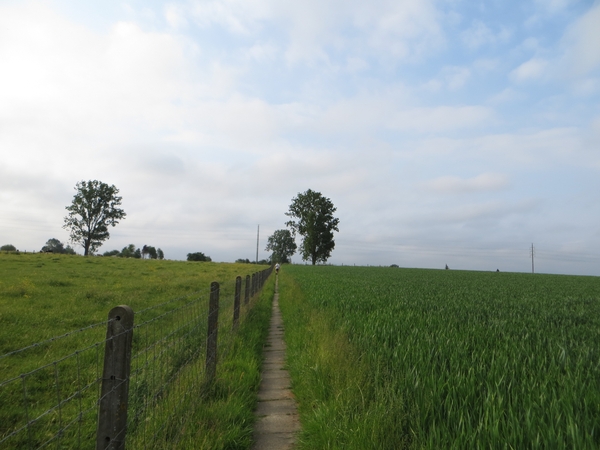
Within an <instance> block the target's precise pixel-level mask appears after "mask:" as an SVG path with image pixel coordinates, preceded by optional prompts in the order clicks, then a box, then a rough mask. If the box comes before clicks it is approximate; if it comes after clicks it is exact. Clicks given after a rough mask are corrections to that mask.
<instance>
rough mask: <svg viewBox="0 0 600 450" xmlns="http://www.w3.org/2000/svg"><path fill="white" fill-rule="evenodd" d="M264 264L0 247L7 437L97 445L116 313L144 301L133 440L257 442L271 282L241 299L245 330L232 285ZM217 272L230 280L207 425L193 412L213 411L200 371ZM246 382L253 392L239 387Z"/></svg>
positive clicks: (133, 391)
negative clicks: (255, 411)
mask: <svg viewBox="0 0 600 450" xmlns="http://www.w3.org/2000/svg"><path fill="white" fill-rule="evenodd" d="M262 269H265V266H258V267H257V266H251V265H248V264H217V263H204V262H203V263H193V262H177V261H157V260H140V259H122V258H102V257H88V258H84V257H80V256H70V255H52V254H17V253H0V448H47V447H51V448H90V447H91V446H93V445H95V427H96V418H97V404H96V402H97V399H98V392H97V391H98V388H99V387H98V386H99V385H98V383H97V380H98V379H99V377H100V376H101V373H102V361H103V348H104V345H103V340H104V338H105V335H106V323H107V316H108V312H109V311H110V310H111V309H112V308H113V307H115V306H117V305H122V304H126V305H129V306H130V307H131V308H132V309H133V311H134V312H135V327H136V328H135V330H134V333H133V350H132V354H133V356H132V362H131V366H132V370H131V374H132V375H131V380H130V391H129V406H130V408H131V410H132V413H130V414H129V417H128V420H129V425H128V426H129V431H130V435H129V436H128V442H129V443H130V444H131V445H132V448H136V447H140V448H141V447H144V448H174V447H175V443H176V442H179V443H180V444H177V445H179V447H178V448H226V447H227V446H228V445H231V442H230V441H234V442H237V443H239V442H246V443H249V442H250V438H251V431H252V430H251V419H252V415H251V412H252V407H253V404H254V401H255V399H254V396H253V389H254V388H255V387H257V386H258V381H259V373H260V372H259V370H260V358H261V349H262V342H263V341H264V338H265V337H266V333H267V327H268V315H269V311H270V309H269V307H268V305H267V304H266V303H268V302H269V301H270V299H268V297H269V295H271V296H272V288H271V290H270V292H271V293H269V292H268V290H267V292H265V296H266V297H265V299H266V300H264V299H262V296H261V302H262V303H265V302H266V303H265V304H259V303H256V301H258V300H256V301H255V303H253V304H250V305H247V306H245V307H243V308H242V311H241V313H242V326H241V327H240V329H239V330H237V333H233V332H232V317H233V314H232V312H233V291H234V289H235V278H236V276H238V275H239V276H242V277H245V276H246V275H249V274H251V273H253V272H255V271H258V270H262ZM212 281H218V282H219V283H220V284H221V302H220V313H219V327H220V332H219V336H218V338H219V349H220V350H219V352H220V353H219V361H220V364H221V366H220V367H221V369H219V370H220V372H219V380H218V381H217V383H216V384H215V385H214V386H213V387H212V388H211V389H212V391H210V392H209V391H206V392H204V394H202V395H204V396H205V397H206V398H205V400H206V402H205V403H206V404H211V405H212V408H213V413H214V414H213V413H211V414H212V416H211V417H212V419H211V420H212V422H211V423H210V424H209V426H208V428H209V431H208V430H207V429H206V426H205V425H196V426H193V427H190V426H189V425H188V426H187V428H186V426H185V424H186V423H188V422H189V421H190V420H192V421H193V420H194V417H195V416H197V415H203V414H204V415H206V414H208V412H207V411H206V410H202V408H199V409H198V407H197V405H198V404H200V403H201V402H198V399H199V398H200V396H201V393H200V391H198V388H199V386H200V385H201V384H198V382H197V380H201V379H202V376H203V370H204V359H203V353H202V352H203V351H204V347H205V340H206V322H207V320H206V318H207V315H208V297H209V296H208V294H209V290H210V283H211V282H212ZM255 305H259V306H260V307H256V306H255ZM251 306H252V309H250V307H251ZM254 310H256V311H254ZM247 318H250V319H248V320H246V319H247ZM246 322H248V323H246ZM242 343H243V344H242ZM23 348H25V349H24V350H20V349H23ZM192 389H195V390H196V391H195V395H194V396H190V395H189V394H190V393H191V392H194V391H193V390H192ZM236 389H241V390H243V391H244V392H247V393H246V394H244V395H240V394H239V393H237V394H235V395H234V394H233V392H234V391H235V390H236ZM192 406H193V408H192ZM190 408H192V409H190ZM214 411H217V412H216V413H215V412H214ZM202 430H204V431H202ZM203 432H204V433H206V435H203V434H202V433H203ZM157 436H158V437H160V439H159V438H157ZM207 436H208V437H207ZM223 436H225V437H223ZM182 442H187V444H186V445H183V444H181V443H182Z"/></svg>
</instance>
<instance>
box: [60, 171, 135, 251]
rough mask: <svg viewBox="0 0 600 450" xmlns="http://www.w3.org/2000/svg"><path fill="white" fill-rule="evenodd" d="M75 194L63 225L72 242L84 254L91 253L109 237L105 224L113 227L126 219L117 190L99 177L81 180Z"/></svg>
mask: <svg viewBox="0 0 600 450" xmlns="http://www.w3.org/2000/svg"><path fill="white" fill-rule="evenodd" d="M75 190H76V191H77V193H76V194H75V196H74V197H73V202H72V203H71V205H69V206H67V207H66V209H67V211H69V214H68V215H67V216H66V217H65V219H64V220H65V223H64V225H63V228H65V229H67V230H69V231H70V233H71V241H72V242H75V243H78V244H80V245H81V246H82V247H83V254H84V255H85V256H87V255H88V254H90V253H94V252H95V251H96V250H97V249H98V247H100V246H101V245H102V243H103V242H104V241H105V240H107V239H108V238H109V237H110V234H109V233H108V226H109V225H110V226H112V227H114V226H115V225H117V224H118V223H119V220H121V219H123V218H125V215H126V214H125V211H123V210H122V209H120V208H119V207H118V206H120V205H121V197H119V196H118V195H117V194H118V193H119V190H118V189H117V188H116V187H115V186H114V185H113V186H109V185H108V184H106V183H102V182H101V181H98V180H93V181H80V182H78V183H77V185H76V186H75Z"/></svg>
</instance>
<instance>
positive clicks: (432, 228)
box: [0, 0, 600, 276]
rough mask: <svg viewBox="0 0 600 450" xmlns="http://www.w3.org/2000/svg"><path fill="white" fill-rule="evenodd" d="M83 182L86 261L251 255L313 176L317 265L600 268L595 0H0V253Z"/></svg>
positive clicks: (598, 17)
mask: <svg viewBox="0 0 600 450" xmlns="http://www.w3.org/2000/svg"><path fill="white" fill-rule="evenodd" d="M81 180H100V181H102V182H105V183H107V184H109V185H115V186H116V187H117V188H118V189H119V195H121V196H122V198H123V201H122V207H123V209H124V210H125V212H126V213H127V217H126V218H125V219H124V220H123V221H121V223H119V224H118V225H117V226H116V227H115V228H111V229H110V235H111V236H110V239H109V240H108V241H106V242H105V243H104V245H103V246H102V247H101V248H100V250H99V252H100V253H102V252H104V251H109V250H113V249H121V248H123V247H125V246H126V245H128V244H131V243H133V244H135V245H136V247H142V246H143V245H152V246H154V247H157V248H159V247H160V248H161V249H162V250H163V251H164V253H165V257H166V258H168V259H185V258H186V255H187V253H190V252H198V251H201V252H203V253H205V254H207V255H209V256H210V257H211V258H212V259H213V260H214V261H223V262H227V261H229V262H233V261H235V260H236V259H238V258H248V259H250V260H254V259H255V257H256V244H257V228H258V226H259V225H260V240H259V259H263V258H266V257H268V252H266V251H265V246H266V240H267V237H268V236H269V235H271V234H272V233H273V232H274V231H275V230H278V229H283V228H285V222H286V220H287V219H288V218H287V216H285V212H286V211H288V208H289V205H290V203H291V201H292V199H293V198H294V197H295V196H297V195H298V193H301V192H305V191H306V190H307V189H312V190H315V191H318V192H321V193H322V194H323V195H324V196H325V197H327V198H329V199H330V200H331V201H332V202H333V204H334V205H335V206H336V208H337V211H336V213H335V216H336V217H338V218H339V219H340V223H339V233H336V234H335V242H336V246H335V249H334V251H333V253H332V255H331V258H330V259H329V261H328V262H329V263H332V264H344V265H353V264H355V265H382V266H386V265H391V264H397V265H399V266H401V267H423V268H440V269H441V268H444V267H445V265H446V264H447V265H448V266H449V267H450V269H464V270H494V271H495V270H496V269H499V270H500V271H513V272H528V271H531V262H532V261H531V246H532V244H533V246H534V262H535V271H536V272H545V273H559V274H579V275H595V276H598V275H600V208H599V207H598V205H600V2H599V1H584V0H518V1H516V0H487V1H473V0H393V1H392V0H371V1H369V2H364V1H356V0H304V1H301V2H298V1H294V2H292V1H282V0H206V1H204V0H203V1H195V0H187V1H185V0H184V1H167V2H163V1H155V0H150V1H148V0H144V1H141V0H132V1H114V0H103V1H86V2H76V1H72V0H69V1H66V0H45V1H27V0H20V1H12V0H0V245H4V244H13V245H15V246H16V247H17V248H18V249H20V250H22V251H33V250H36V251H38V250H39V249H41V247H42V246H43V245H44V244H45V242H46V241H47V240H48V239H50V238H56V239H59V240H61V241H62V242H64V243H68V240H69V234H68V232H67V231H66V230H64V229H63V228H62V225H63V218H64V216H65V215H66V210H65V207H66V206H68V205H69V204H70V203H71V201H72V198H73V195H74V194H75V185H76V183H77V182H78V181H81ZM298 242H299V241H298ZM75 249H76V251H78V252H79V253H82V248H81V247H80V246H77V247H75ZM292 260H293V262H298V263H299V262H301V257H300V256H299V255H298V254H296V255H294V256H293V257H292Z"/></svg>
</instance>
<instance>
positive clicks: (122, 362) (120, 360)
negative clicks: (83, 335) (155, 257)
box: [96, 305, 133, 450]
mask: <svg viewBox="0 0 600 450" xmlns="http://www.w3.org/2000/svg"><path fill="white" fill-rule="evenodd" d="M132 340H133V310H132V309H131V308H130V307H129V306H127V305H120V306H116V307H115V308H113V309H111V310H110V312H109V313H108V326H107V328H106V345H105V348H104V369H103V372H102V390H101V396H100V400H99V403H100V408H99V412H98V428H97V429H96V450H105V449H109V450H124V449H125V437H126V435H127V397H128V394H129V370H130V367H131V342H132Z"/></svg>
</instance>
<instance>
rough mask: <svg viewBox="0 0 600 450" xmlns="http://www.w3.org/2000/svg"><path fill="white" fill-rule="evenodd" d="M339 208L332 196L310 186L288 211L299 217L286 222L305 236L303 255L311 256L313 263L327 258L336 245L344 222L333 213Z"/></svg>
mask: <svg viewBox="0 0 600 450" xmlns="http://www.w3.org/2000/svg"><path fill="white" fill-rule="evenodd" d="M336 210H337V208H336V207H335V206H333V203H332V202H331V200H330V199H328V198H326V197H323V195H322V194H321V193H320V192H315V191H312V190H310V189H309V190H307V191H306V192H304V193H299V194H298V196H297V197H295V198H293V199H292V204H291V205H290V210H289V211H288V212H286V213H285V215H286V216H289V217H291V218H292V219H296V220H290V221H288V222H286V225H287V226H288V227H290V228H291V229H292V231H293V233H294V236H295V235H296V234H300V235H301V236H302V244H301V246H300V253H301V254H302V259H303V260H304V261H308V260H310V261H311V262H312V264H313V266H314V265H315V264H316V263H317V262H319V261H322V262H326V261H327V258H329V256H331V252H332V251H333V249H334V248H335V241H334V240H333V232H334V231H338V232H339V229H338V224H339V222H340V220H339V219H338V218H336V217H333V213H334V212H335V211H336Z"/></svg>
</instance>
